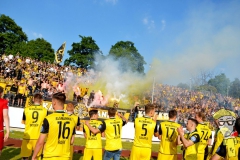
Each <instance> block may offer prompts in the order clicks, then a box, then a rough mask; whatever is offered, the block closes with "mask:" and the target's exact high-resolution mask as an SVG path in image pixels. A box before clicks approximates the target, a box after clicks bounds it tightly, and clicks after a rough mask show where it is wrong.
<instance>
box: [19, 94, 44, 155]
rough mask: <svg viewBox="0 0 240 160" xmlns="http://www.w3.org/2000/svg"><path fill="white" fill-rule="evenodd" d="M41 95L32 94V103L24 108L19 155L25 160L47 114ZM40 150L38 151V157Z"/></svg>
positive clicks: (30, 153) (34, 143) (32, 148)
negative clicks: (23, 127) (23, 126)
mask: <svg viewBox="0 0 240 160" xmlns="http://www.w3.org/2000/svg"><path fill="white" fill-rule="evenodd" d="M41 104H42V95H41V94H39V93H37V94H35V95H34V96H33V105H32V106H30V107H27V108H25V109H24V112H23V117H22V123H23V124H25V131H24V135H23V140H22V146H21V153H20V155H21V157H22V159H23V160H27V159H28V158H29V157H30V156H31V155H32V151H33V150H34V148H35V146H36V143H37V140H38V138H39V136H40V128H41V126H42V122H43V119H44V118H45V117H46V116H47V110H46V109H45V108H43V106H42V105H41ZM41 154H42V151H40V152H39V153H38V155H37V156H38V157H40V156H41Z"/></svg>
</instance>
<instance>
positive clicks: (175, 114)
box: [168, 109, 177, 118]
mask: <svg viewBox="0 0 240 160" xmlns="http://www.w3.org/2000/svg"><path fill="white" fill-rule="evenodd" d="M176 116H177V111H176V110H174V109H173V110H170V111H169V112H168V117H169V118H173V117H176Z"/></svg>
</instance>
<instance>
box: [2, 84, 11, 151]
mask: <svg viewBox="0 0 240 160" xmlns="http://www.w3.org/2000/svg"><path fill="white" fill-rule="evenodd" d="M2 94H3V88H2V87H0V155H1V153H2V149H3V144H4V142H5V141H7V139H8V137H9V131H10V128H9V116H8V101H7V100H5V99H2V96H3V95H2ZM3 123H4V124H5V127H6V133H5V135H4V128H3Z"/></svg>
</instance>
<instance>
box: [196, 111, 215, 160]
mask: <svg viewBox="0 0 240 160" xmlns="http://www.w3.org/2000/svg"><path fill="white" fill-rule="evenodd" d="M196 120H197V121H198V125H197V131H198V133H199V136H200V142H199V145H198V153H197V159H198V160H206V159H207V156H208V145H211V140H212V131H211V130H210V128H209V127H208V125H207V124H206V123H204V122H203V121H204V120H205V115H204V113H202V112H198V113H197V114H196Z"/></svg>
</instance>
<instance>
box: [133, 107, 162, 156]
mask: <svg viewBox="0 0 240 160" xmlns="http://www.w3.org/2000/svg"><path fill="white" fill-rule="evenodd" d="M154 115H155V107H154V105H152V104H147V105H146V106H145V116H144V117H138V118H136V119H135V121H134V127H135V137H134V142H133V147H132V150H131V155H130V160H146V159H150V158H151V153H152V150H151V148H152V137H153V135H154V136H155V137H157V136H158V133H157V124H156V120H152V117H153V116H154Z"/></svg>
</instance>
